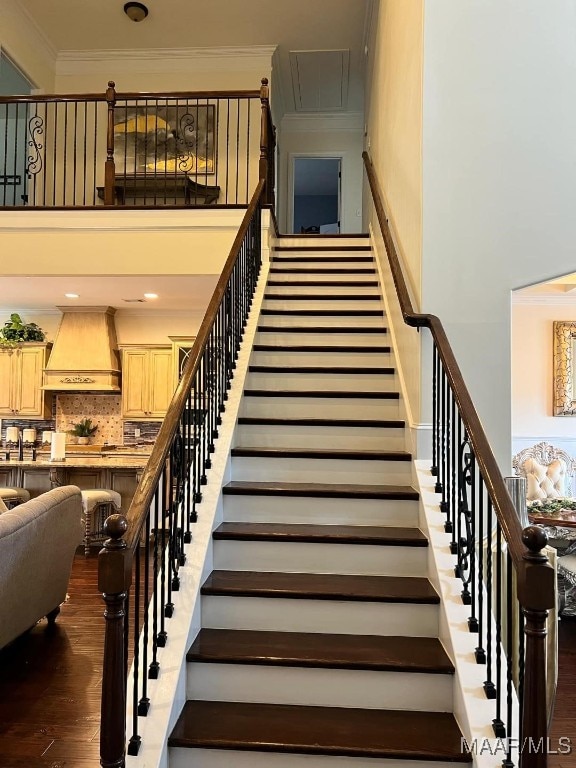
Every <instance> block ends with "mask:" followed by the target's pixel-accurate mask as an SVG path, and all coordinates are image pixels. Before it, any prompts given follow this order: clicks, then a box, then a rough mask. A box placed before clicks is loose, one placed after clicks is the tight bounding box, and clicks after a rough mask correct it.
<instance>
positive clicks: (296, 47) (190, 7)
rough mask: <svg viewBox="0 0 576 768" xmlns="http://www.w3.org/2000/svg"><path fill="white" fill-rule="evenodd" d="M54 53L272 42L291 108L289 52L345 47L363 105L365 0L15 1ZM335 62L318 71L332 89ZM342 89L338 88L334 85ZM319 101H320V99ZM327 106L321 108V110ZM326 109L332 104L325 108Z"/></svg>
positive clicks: (356, 102) (355, 99) (352, 106)
mask: <svg viewBox="0 0 576 768" xmlns="http://www.w3.org/2000/svg"><path fill="white" fill-rule="evenodd" d="M19 2H20V6H21V7H22V8H23V10H24V11H25V12H26V13H27V14H28V15H29V16H30V17H31V20H32V22H33V23H34V24H35V25H36V26H37V27H38V28H39V29H40V30H41V31H42V33H43V34H44V36H45V37H46V38H47V39H48V41H49V43H50V44H51V46H52V47H53V48H54V49H55V50H56V51H58V52H62V51H70V50H79V51H86V50H94V49H96V50H102V49H108V50H109V49H134V50H138V49H143V48H195V47H208V48H213V47H220V46H232V47H238V46H248V47H249V46H257V45H270V46H278V54H279V56H278V61H279V70H280V72H279V74H280V78H281V80H282V83H281V85H282V93H283V96H284V101H285V106H286V111H294V110H295V109H297V105H296V104H295V102H294V92H293V87H292V77H291V70H290V52H291V51H336V50H349V51H350V58H349V69H350V72H349V82H348V83H347V84H346V85H347V92H348V99H347V106H345V107H344V108H345V109H346V108H347V109H348V110H350V111H361V110H362V103H363V90H364V88H363V71H364V58H365V57H364V50H363V49H364V42H363V37H364V24H365V16H366V9H367V5H368V4H369V0H313V2H311V1H310V0H290V2H278V0H209V2H208V1H207V0H203V2H199V1H198V0H145V5H146V6H147V7H148V9H149V15H148V17H147V18H146V19H144V21H141V22H138V23H135V22H133V21H130V20H129V19H128V17H127V16H126V15H125V14H124V12H123V6H124V0H113V1H112V2H111V1H110V0H108V2H103V0H48V1H47V0H19ZM341 66H342V65H341V61H340V59H339V58H338V57H334V66H333V67H328V68H327V69H326V72H323V74H324V75H325V76H326V77H328V78H329V79H330V78H331V77H333V78H334V83H333V86H331V85H330V82H326V87H327V89H328V91H330V90H338V89H339V88H340V86H338V85H337V83H338V81H341V79H342V71H341ZM340 90H341V88H340ZM320 106H321V104H320ZM326 108H327V107H324V109H326ZM332 108H333V107H332Z"/></svg>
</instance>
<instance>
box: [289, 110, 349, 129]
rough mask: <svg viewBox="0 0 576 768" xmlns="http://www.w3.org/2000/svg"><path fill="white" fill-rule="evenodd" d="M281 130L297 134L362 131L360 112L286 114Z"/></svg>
mask: <svg viewBox="0 0 576 768" xmlns="http://www.w3.org/2000/svg"><path fill="white" fill-rule="evenodd" d="M282 130H283V131H291V132H293V133H297V132H306V133H308V132H313V131H318V132H322V133H325V132H326V131H363V130H364V115H363V113H362V112H315V113H314V114H302V113H300V112H288V113H286V114H285V115H284V117H283V118H282Z"/></svg>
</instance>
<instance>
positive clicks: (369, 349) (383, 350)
mask: <svg viewBox="0 0 576 768" xmlns="http://www.w3.org/2000/svg"><path fill="white" fill-rule="evenodd" d="M252 349H253V351H255V352H342V353H344V354H350V353H351V354H353V353H354V352H361V353H362V354H375V355H376V354H388V353H389V352H390V351H391V350H390V347H385V346H376V345H372V346H356V347H354V346H344V345H343V344H342V345H341V346H338V345H336V344H282V345H279V344H254V345H253V346H252Z"/></svg>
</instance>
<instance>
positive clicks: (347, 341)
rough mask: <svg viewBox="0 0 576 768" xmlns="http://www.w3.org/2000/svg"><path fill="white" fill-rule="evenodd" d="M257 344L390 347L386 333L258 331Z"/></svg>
mask: <svg viewBox="0 0 576 768" xmlns="http://www.w3.org/2000/svg"><path fill="white" fill-rule="evenodd" d="M256 343H257V344H310V345H311V344H318V345H326V344H331V345H333V346H336V345H343V346H345V347H353V346H354V347H358V346H362V347H365V346H368V345H369V344H372V345H378V346H390V336H389V335H388V334H387V333H322V332H320V333H299V332H298V331H294V332H293V333H292V332H290V331H288V330H286V331H282V330H280V331H259V332H258V333H257V334H256Z"/></svg>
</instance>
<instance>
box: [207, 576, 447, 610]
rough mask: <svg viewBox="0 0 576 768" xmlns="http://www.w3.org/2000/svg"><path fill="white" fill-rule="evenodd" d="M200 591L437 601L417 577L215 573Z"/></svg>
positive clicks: (279, 596) (431, 603)
mask: <svg viewBox="0 0 576 768" xmlns="http://www.w3.org/2000/svg"><path fill="white" fill-rule="evenodd" d="M200 591H201V593H202V594H203V595H214V596H218V595H225V596H237V597H267V598H293V599H302V600H349V601H353V602H371V603H372V602H373V603H411V604H425V605H435V604H437V603H439V602H440V599H439V597H438V594H437V592H436V590H435V589H434V587H433V586H432V584H431V583H430V582H429V581H428V579H426V578H423V577H420V576H357V575H347V574H346V575H345V574H331V573H282V572H270V571H221V570H214V571H212V573H211V574H210V576H208V578H207V579H206V581H205V582H204V584H203V585H202V587H201V590H200Z"/></svg>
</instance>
